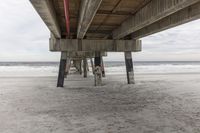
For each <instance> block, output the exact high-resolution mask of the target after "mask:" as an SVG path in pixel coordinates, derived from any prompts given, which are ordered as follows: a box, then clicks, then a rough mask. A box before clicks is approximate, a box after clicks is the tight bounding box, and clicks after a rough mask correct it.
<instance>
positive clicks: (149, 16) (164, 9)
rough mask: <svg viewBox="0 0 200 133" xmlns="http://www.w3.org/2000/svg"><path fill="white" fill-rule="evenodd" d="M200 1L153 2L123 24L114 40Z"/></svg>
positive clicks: (164, 0)
mask: <svg viewBox="0 0 200 133" xmlns="http://www.w3.org/2000/svg"><path fill="white" fill-rule="evenodd" d="M199 1H200V0H152V1H151V2H149V4H147V5H146V6H145V7H143V8H142V9H141V10H139V11H138V12H137V13H136V14H135V15H134V16H132V17H131V18H129V19H128V20H126V21H125V22H123V23H122V25H121V26H120V27H119V28H117V29H115V30H114V31H113V38H114V39H120V38H122V37H125V36H127V35H129V34H131V33H133V32H135V31H137V30H139V29H142V28H144V27H146V26H148V25H150V24H152V23H154V22H156V21H159V20H160V19H163V18H165V17H167V16H169V15H171V14H173V13H175V12H177V11H179V10H181V9H184V8H186V7H188V6H190V5H193V4H195V3H197V2H199Z"/></svg>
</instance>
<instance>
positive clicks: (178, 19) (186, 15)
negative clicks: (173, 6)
mask: <svg viewBox="0 0 200 133" xmlns="http://www.w3.org/2000/svg"><path fill="white" fill-rule="evenodd" d="M199 18H200V2H198V3H196V4H194V5H191V6H189V7H187V8H184V9H182V10H180V11H178V12H176V13H174V14H172V15H170V16H168V17H166V18H163V19H161V20H159V21H158V22H155V23H153V24H151V25H149V26H147V27H145V28H142V29H140V30H138V31H136V32H134V33H133V34H132V37H133V38H136V39H138V38H142V37H145V36H148V35H151V34H154V33H157V32H160V31H163V30H166V29H169V28H173V27H175V26H178V25H181V24H184V23H187V22H190V21H193V20H196V19H199Z"/></svg>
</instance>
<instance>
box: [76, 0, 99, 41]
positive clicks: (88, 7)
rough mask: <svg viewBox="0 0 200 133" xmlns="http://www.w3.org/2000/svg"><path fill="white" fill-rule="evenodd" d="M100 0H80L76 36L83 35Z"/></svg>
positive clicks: (80, 37) (79, 37)
mask: <svg viewBox="0 0 200 133" xmlns="http://www.w3.org/2000/svg"><path fill="white" fill-rule="evenodd" d="M101 2H102V0H82V1H81V7H80V15H79V22H78V30H77V38H78V39H83V37H84V36H85V34H86V32H87V30H88V28H89V26H90V24H91V22H92V20H93V18H94V16H95V14H96V12H97V10H98V8H99V6H100V4H101Z"/></svg>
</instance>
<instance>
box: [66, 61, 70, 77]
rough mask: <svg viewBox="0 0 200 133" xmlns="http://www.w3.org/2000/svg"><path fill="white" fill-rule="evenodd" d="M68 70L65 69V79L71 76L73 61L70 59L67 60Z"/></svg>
mask: <svg viewBox="0 0 200 133" xmlns="http://www.w3.org/2000/svg"><path fill="white" fill-rule="evenodd" d="M66 62H67V63H66V69H65V78H67V75H68V74H69V71H70V67H71V59H70V58H67V61H66Z"/></svg>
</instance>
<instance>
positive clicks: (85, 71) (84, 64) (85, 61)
mask: <svg viewBox="0 0 200 133" xmlns="http://www.w3.org/2000/svg"><path fill="white" fill-rule="evenodd" d="M87 71H88V70H87V58H84V59H83V77H84V78H86V77H87Z"/></svg>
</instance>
